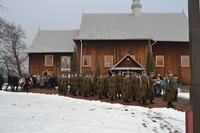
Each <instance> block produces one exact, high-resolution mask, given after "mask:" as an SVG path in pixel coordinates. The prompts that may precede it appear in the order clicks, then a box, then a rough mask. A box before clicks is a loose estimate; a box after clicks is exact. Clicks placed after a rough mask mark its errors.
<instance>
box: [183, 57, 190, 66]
mask: <svg viewBox="0 0 200 133" xmlns="http://www.w3.org/2000/svg"><path fill="white" fill-rule="evenodd" d="M182 65H183V66H188V65H189V60H188V57H182Z"/></svg>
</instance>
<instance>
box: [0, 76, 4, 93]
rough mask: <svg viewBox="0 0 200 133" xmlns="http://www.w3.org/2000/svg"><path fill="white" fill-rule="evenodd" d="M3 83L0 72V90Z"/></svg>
mask: <svg viewBox="0 0 200 133" xmlns="http://www.w3.org/2000/svg"><path fill="white" fill-rule="evenodd" d="M3 84H4V78H3V74H0V90H2V86H3Z"/></svg>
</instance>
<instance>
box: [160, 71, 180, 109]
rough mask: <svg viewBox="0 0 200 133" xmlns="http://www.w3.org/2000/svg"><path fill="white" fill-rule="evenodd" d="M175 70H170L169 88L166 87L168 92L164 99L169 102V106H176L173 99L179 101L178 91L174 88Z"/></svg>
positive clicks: (168, 77)
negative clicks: (177, 97)
mask: <svg viewBox="0 0 200 133" xmlns="http://www.w3.org/2000/svg"><path fill="white" fill-rule="evenodd" d="M172 74H173V72H171V71H170V72H168V76H167V89H166V93H165V94H164V97H163V101H165V102H168V104H167V105H168V107H172V108H173V107H175V106H174V105H173V104H172V102H173V101H175V102H176V101H177V99H176V96H175V95H176V93H175V89H174V78H173V75H172Z"/></svg>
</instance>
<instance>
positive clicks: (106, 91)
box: [0, 72, 178, 107]
mask: <svg viewBox="0 0 200 133" xmlns="http://www.w3.org/2000/svg"><path fill="white" fill-rule="evenodd" d="M172 74H173V73H172V72H168V76H166V80H163V81H165V84H166V85H165V86H166V87H165V89H164V96H163V100H164V101H165V102H168V104H167V105H168V107H174V105H173V104H172V102H173V101H177V94H178V91H177V88H178V87H177V84H175V81H176V83H177V77H176V78H174V77H173V75H172ZM0 77H2V76H0ZM160 78H162V77H161V76H159V77H155V76H154V73H153V72H151V73H150V75H149V76H147V73H146V72H142V75H140V74H137V73H133V74H132V75H130V74H129V73H127V74H126V75H125V76H122V73H121V72H118V74H117V75H115V73H112V74H111V76H109V75H108V74H107V75H99V76H95V75H90V74H85V75H82V74H71V75H68V74H62V75H60V76H54V75H52V76H50V75H48V76H40V75H37V76H36V75H31V76H29V75H26V76H24V77H22V78H21V79H20V80H19V79H18V78H17V77H16V76H15V75H9V76H8V85H7V87H6V90H7V88H8V87H9V86H11V91H14V90H15V87H16V91H17V90H18V86H20V87H22V90H23V91H26V92H28V89H30V88H40V89H42V88H47V89H49V90H52V89H54V90H55V89H56V88H55V87H58V92H59V93H60V94H62V95H67V94H72V95H74V96H77V95H82V96H84V97H89V96H95V95H97V96H98V98H99V99H103V98H110V100H111V101H115V100H116V99H123V101H124V102H127V103H129V102H130V100H132V101H137V102H138V104H139V105H147V104H148V103H150V104H155V103H154V101H153V100H154V97H155V95H156V96H157V97H158V96H159V95H160V93H161V90H162V89H161V88H160V86H161V82H160V81H162V80H160ZM1 82H2V81H1ZM163 83H164V82H163ZM148 101H149V102H148Z"/></svg>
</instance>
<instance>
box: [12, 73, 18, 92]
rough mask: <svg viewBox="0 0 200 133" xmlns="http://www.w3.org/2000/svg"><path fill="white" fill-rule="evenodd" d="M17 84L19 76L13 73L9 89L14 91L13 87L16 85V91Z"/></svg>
mask: <svg viewBox="0 0 200 133" xmlns="http://www.w3.org/2000/svg"><path fill="white" fill-rule="evenodd" d="M18 86H19V78H18V77H17V76H15V75H13V77H12V89H11V91H15V87H16V91H18Z"/></svg>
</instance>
